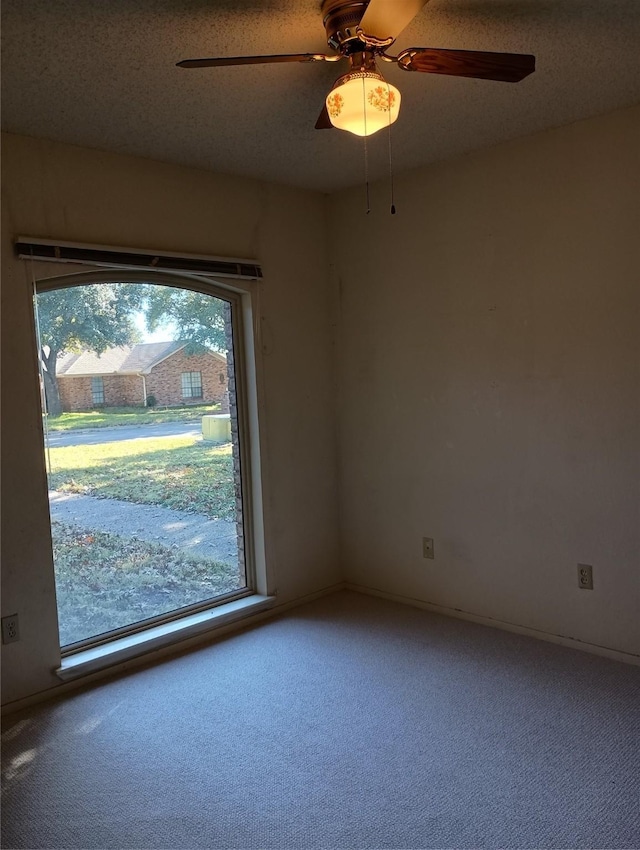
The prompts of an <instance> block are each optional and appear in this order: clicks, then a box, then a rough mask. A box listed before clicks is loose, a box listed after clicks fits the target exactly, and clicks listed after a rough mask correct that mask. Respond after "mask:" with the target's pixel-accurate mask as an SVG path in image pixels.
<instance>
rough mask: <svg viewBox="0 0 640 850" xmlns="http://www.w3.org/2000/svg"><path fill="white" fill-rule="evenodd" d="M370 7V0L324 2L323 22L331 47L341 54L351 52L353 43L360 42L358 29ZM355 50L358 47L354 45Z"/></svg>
mask: <svg viewBox="0 0 640 850" xmlns="http://www.w3.org/2000/svg"><path fill="white" fill-rule="evenodd" d="M368 5H369V0H322V22H323V24H324V28H325V31H326V33H327V44H328V45H329V47H332V48H333V49H334V50H339V51H340V52H341V53H349V52H351V50H350V49H349V48H350V46H351V43H352V42H360V39H359V38H358V34H357V29H358V26H359V24H360V21H361V20H362V17H363V15H364V13H365V12H366V10H367V6H368ZM360 44H361V42H360ZM354 49H358V46H357V45H354ZM360 49H362V48H361V47H360Z"/></svg>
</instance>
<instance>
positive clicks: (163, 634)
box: [55, 593, 276, 682]
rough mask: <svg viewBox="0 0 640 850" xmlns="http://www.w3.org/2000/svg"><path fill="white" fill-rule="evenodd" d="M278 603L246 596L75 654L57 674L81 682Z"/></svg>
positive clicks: (63, 660) (67, 659)
mask: <svg viewBox="0 0 640 850" xmlns="http://www.w3.org/2000/svg"><path fill="white" fill-rule="evenodd" d="M275 601H276V600H275V597H274V596H261V595H259V594H257V593H256V594H253V595H252V596H245V597H243V598H242V599H236V600H234V601H233V602H228V603H227V604H225V605H219V606H217V607H216V608H209V610H207V611H200V612H199V613H197V614H191V615H190V616H188V617H182V618H180V619H179V620H173V621H172V622H170V623H163V624H162V625H160V626H154V627H153V628H150V629H146V630H145V631H143V632H137V633H136V634H133V635H128V636H127V637H122V638H117V639H116V640H113V641H110V642H109V643H105V644H101V645H100V646H96V647H93V648H92V649H86V650H82V651H81V652H76V653H74V654H73V655H69V656H67V657H66V658H63V659H62V662H61V664H60V667H58V669H57V670H56V671H55V672H56V675H57V676H58V677H59V678H60V679H62V681H63V682H68V681H71V680H73V679H78V678H80V677H81V676H87V675H88V674H89V673H96V672H98V671H100V670H104V669H105V668H107V667H112V666H114V665H115V664H120V663H121V662H123V661H129V660H130V659H131V658H137V657H138V656H140V655H144V654H146V653H149V652H154V651H155V650H158V649H163V648H165V647H168V646H171V645H173V644H177V643H178V642H180V641H183V640H187V639H189V638H193V637H197V636H198V635H200V634H203V633H205V632H209V631H214V630H215V629H217V628H220V627H221V626H226V625H229V624H230V623H233V622H235V621H237V620H242V619H244V618H246V617H250V616H252V615H253V614H258V613H259V612H260V611H265V610H266V609H267V608H271V607H272V605H274V604H275Z"/></svg>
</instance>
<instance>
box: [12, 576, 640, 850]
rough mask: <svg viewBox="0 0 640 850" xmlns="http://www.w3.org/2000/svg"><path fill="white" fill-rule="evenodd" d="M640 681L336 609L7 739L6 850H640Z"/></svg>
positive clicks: (231, 640) (608, 668)
mask: <svg viewBox="0 0 640 850" xmlns="http://www.w3.org/2000/svg"><path fill="white" fill-rule="evenodd" d="M639 732H640V669H639V668H636V667H631V666H627V665H624V664H620V663H617V662H613V661H609V660H607V659H603V658H598V657H595V656H591V655H588V654H586V653H582V652H577V651H574V650H570V649H565V648H563V647H559V646H555V645H552V644H547V643H543V642H539V641H536V640H533V639H530V638H525V637H520V636H518V635H513V634H508V633H506V632H500V631H497V630H494V629H489V628H485V627H483V626H479V625H475V624H473V623H466V622H463V621H459V620H453V619H448V618H446V617H440V616H437V615H433V614H430V613H427V612H424V611H420V610H418V609H413V608H409V607H405V606H401V605H397V604H395V603H391V602H387V601H383V600H380V599H374V598H370V597H366V596H361V595H358V594H353V593H340V594H335V595H333V596H330V597H326V598H324V599H321V600H319V601H317V602H314V603H311V604H309V605H305V606H303V607H301V608H298V609H295V610H293V611H291V612H290V613H288V614H287V615H285V616H283V617H281V618H279V619H277V620H273V621H270V622H268V623H266V624H265V625H262V626H260V627H257V628H254V629H251V630H248V631H245V632H242V633H240V634H237V635H234V636H231V637H227V638H226V639H224V640H222V641H220V642H218V643H216V644H213V645H211V646H209V647H206V648H204V649H202V650H199V651H196V652H193V653H191V654H188V655H183V656H182V657H179V658H175V659H172V660H170V661H168V662H165V663H163V664H159V665H157V666H154V667H149V668H146V669H144V670H141V671H138V672H135V673H132V674H130V675H128V676H126V677H122V678H119V679H117V680H113V681H111V682H108V683H105V684H102V685H98V686H95V687H93V688H92V689H90V690H86V691H83V692H82V693H79V694H76V695H74V696H71V697H69V698H67V699H64V700H60V701H57V702H54V703H49V704H47V705H41V706H39V707H37V708H33V709H30V710H28V711H26V712H23V713H21V714H19V715H13V716H10V717H8V718H7V719H6V722H5V732H4V734H3V740H4V758H3V766H4V768H3V769H4V792H3V832H4V842H3V847H4V848H5V850H8V848H44V847H46V848H117V850H123V848H153V850H158V848H166V849H167V850H168V849H169V848H187V850H188V848H551V847H554V848H638V847H639V846H640V811H639V800H640V763H639V751H638V734H639Z"/></svg>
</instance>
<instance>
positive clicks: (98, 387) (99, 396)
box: [91, 377, 104, 404]
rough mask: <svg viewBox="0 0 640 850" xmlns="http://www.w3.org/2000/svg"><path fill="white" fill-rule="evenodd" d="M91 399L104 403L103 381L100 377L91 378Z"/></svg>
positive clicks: (97, 402) (95, 402) (94, 401)
mask: <svg viewBox="0 0 640 850" xmlns="http://www.w3.org/2000/svg"><path fill="white" fill-rule="evenodd" d="M91 401H92V402H93V403H94V404H104V381H103V380H102V378H101V377H96V378H91Z"/></svg>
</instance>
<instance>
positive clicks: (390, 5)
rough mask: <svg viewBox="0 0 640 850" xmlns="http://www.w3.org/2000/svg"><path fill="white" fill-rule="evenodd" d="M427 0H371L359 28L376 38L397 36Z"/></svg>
mask: <svg viewBox="0 0 640 850" xmlns="http://www.w3.org/2000/svg"><path fill="white" fill-rule="evenodd" d="M428 2H429V0H371V2H370V3H369V5H368V6H367V11H366V12H365V13H364V15H363V16H362V20H361V21H360V29H361V30H362V31H363V32H364V33H366V34H367V35H375V36H377V37H378V38H394V39H395V38H397V37H398V36H399V35H400V33H401V32H402V30H403V29H404V28H405V27H406V26H408V25H409V24H410V23H411V21H412V20H413V19H414V18H415V16H416V15H417V14H418V12H419V11H420V9H422V7H423V6H426V4H427V3H428Z"/></svg>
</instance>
